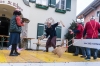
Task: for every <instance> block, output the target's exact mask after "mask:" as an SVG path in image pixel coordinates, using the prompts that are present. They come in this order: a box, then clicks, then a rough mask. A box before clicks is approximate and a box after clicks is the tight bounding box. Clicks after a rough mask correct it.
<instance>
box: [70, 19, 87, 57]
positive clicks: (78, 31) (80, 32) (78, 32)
mask: <svg viewBox="0 0 100 66" xmlns="http://www.w3.org/2000/svg"><path fill="white" fill-rule="evenodd" d="M69 31H71V33H75V34H76V37H75V39H82V38H83V31H84V27H83V25H82V23H81V21H80V20H78V21H77V28H76V30H73V32H72V30H69ZM75 48H76V51H75V53H74V56H78V54H79V48H81V50H82V56H81V57H82V58H84V57H86V52H85V48H84V47H78V46H76V47H75Z"/></svg>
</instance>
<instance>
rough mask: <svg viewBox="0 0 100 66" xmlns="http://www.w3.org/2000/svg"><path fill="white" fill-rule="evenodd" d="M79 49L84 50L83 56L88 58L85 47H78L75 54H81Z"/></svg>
mask: <svg viewBox="0 0 100 66" xmlns="http://www.w3.org/2000/svg"><path fill="white" fill-rule="evenodd" d="M79 48H81V50H82V55H83V56H86V52H85V48H84V47H78V46H76V51H75V54H79Z"/></svg>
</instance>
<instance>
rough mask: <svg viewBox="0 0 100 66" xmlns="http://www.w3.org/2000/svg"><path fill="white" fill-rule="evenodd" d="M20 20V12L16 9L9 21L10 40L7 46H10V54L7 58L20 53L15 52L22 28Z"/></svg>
mask: <svg viewBox="0 0 100 66" xmlns="http://www.w3.org/2000/svg"><path fill="white" fill-rule="evenodd" d="M23 23H24V22H22V20H21V11H19V10H18V9H16V10H15V11H14V12H13V16H12V18H11V20H10V29H9V31H10V39H9V44H10V45H12V47H11V52H10V54H9V56H18V55H20V53H18V52H17V44H18V43H20V33H21V30H22V28H21V26H24V24H23Z"/></svg>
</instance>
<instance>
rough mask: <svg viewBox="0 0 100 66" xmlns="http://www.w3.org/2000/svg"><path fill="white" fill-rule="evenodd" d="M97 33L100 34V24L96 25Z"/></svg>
mask: <svg viewBox="0 0 100 66" xmlns="http://www.w3.org/2000/svg"><path fill="white" fill-rule="evenodd" d="M98 32H99V33H100V24H99V23H98Z"/></svg>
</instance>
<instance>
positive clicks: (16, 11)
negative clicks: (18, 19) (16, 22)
mask: <svg viewBox="0 0 100 66" xmlns="http://www.w3.org/2000/svg"><path fill="white" fill-rule="evenodd" d="M13 15H18V16H20V15H22V14H21V11H20V10H19V9H15V10H14V12H13Z"/></svg>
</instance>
